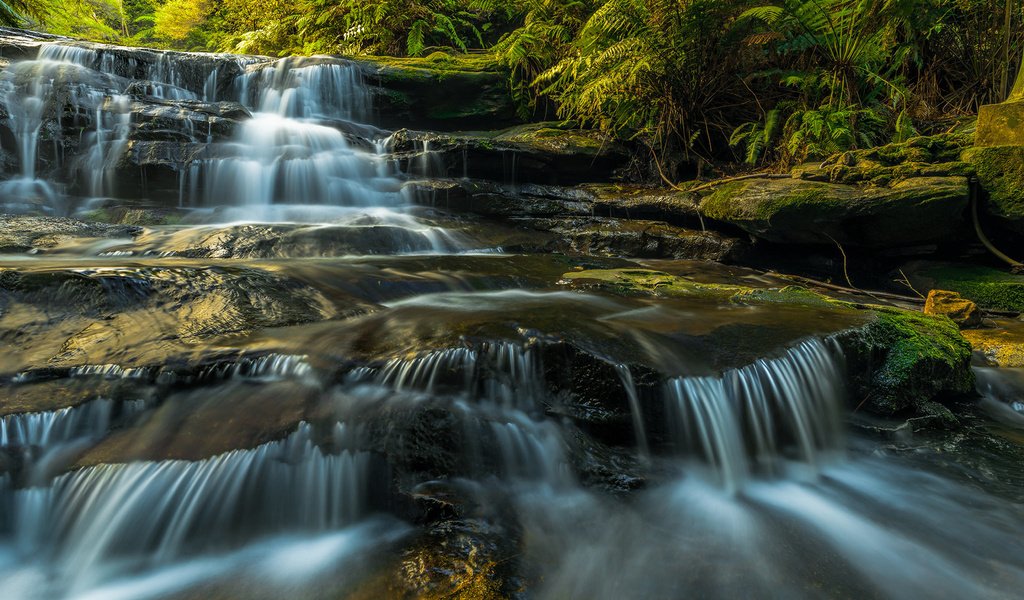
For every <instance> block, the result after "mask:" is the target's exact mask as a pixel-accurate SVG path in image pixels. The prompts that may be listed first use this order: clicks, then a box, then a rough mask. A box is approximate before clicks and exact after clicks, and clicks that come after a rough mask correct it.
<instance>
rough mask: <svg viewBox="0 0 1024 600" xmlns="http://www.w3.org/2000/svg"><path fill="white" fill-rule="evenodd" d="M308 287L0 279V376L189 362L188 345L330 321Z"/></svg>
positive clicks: (132, 272)
mask: <svg viewBox="0 0 1024 600" xmlns="http://www.w3.org/2000/svg"><path fill="white" fill-rule="evenodd" d="M335 310H336V309H335V307H334V306H333V305H332V304H331V303H330V302H329V301H327V299H325V298H324V297H323V295H322V294H320V293H319V292H317V291H316V290H315V289H313V288H312V287H310V286H308V285H306V284H304V283H301V282H299V281H296V280H294V279H291V278H288V277H287V276H285V275H279V274H272V273H269V272H266V271H261V270H257V269H247V268H211V267H202V268H201V267H187V266H180V265H179V266H174V267H162V266H136V267H130V266H125V267H109V266H106V265H100V266H98V267H94V268H87V267H85V266H84V265H78V266H77V267H74V268H68V269H61V268H46V267H43V268H39V269H21V270H6V271H2V272H0V340H2V341H4V342H5V343H7V344H11V345H12V347H13V348H16V351H13V352H10V353H7V354H5V355H3V356H2V357H0V372H8V373H13V372H19V371H23V370H25V369H27V368H30V367H33V368H41V367H44V366H45V367H50V368H70V367H75V366H87V365H111V364H112V365H119V366H120V367H124V368H128V367H143V366H153V365H157V366H159V365H165V364H168V363H174V362H176V361H182V362H186V363H187V362H189V361H190V360H194V359H195V354H196V350H198V348H197V346H200V347H201V346H202V345H203V343H204V342H208V341H209V340H211V339H214V338H216V337H220V336H228V335H240V334H244V333H247V332H251V331H253V330H256V329H259V328H262V327H273V326H283V325H291V324H296V323H307V322H310V321H317V320H321V319H324V318H330V317H331V316H333V315H335V314H336V312H335Z"/></svg>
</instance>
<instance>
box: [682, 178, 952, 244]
mask: <svg viewBox="0 0 1024 600" xmlns="http://www.w3.org/2000/svg"><path fill="white" fill-rule="evenodd" d="M967 207H968V186H967V178H966V177H915V178H910V179H906V180H903V181H899V182H896V183H893V184H892V185H888V186H870V185H866V186H864V185H844V184H830V183H823V182H817V181H805V180H801V179H795V178H794V179H747V180H742V181H735V182H731V183H725V184H723V185H721V186H718V187H717V188H716V189H715V190H714V191H713V192H711V193H709V194H708V195H706V196H705V197H704V198H703V199H702V200H701V202H700V211H701V213H703V215H704V216H705V217H706V218H709V219H714V220H716V221H719V222H722V223H727V224H730V225H734V226H736V227H739V228H740V229H743V230H744V231H746V232H748V233H750V234H751V235H753V236H755V237H758V238H760V239H763V240H766V241H769V242H775V243H782V244H818V245H834V244H837V243H838V244H841V245H843V246H850V247H864V248H868V249H891V248H905V247H911V246H916V245H921V244H936V243H944V242H949V241H952V240H955V239H957V238H958V237H961V236H963V235H964V234H965V232H966V231H967V225H966V221H965V213H966V211H967Z"/></svg>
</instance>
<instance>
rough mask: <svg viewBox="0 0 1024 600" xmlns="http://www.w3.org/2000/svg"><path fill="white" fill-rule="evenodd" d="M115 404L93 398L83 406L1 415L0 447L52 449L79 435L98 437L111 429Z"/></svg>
mask: <svg viewBox="0 0 1024 600" xmlns="http://www.w3.org/2000/svg"><path fill="white" fill-rule="evenodd" d="M113 407H114V403H113V402H112V401H111V400H104V399H101V400H94V401H92V402H88V403H86V404H84V405H82V406H72V407H66V408H62V409H60V410H55V411H50V412H38V413H19V414H12V415H6V416H3V417H0V448H6V447H11V446H30V447H31V446H36V447H40V448H43V449H46V448H50V447H52V446H54V445H56V444H59V443H62V442H68V441H70V440H73V439H75V438H79V437H93V438H96V437H99V436H101V435H103V434H105V433H106V432H107V430H108V429H109V428H110V420H111V414H112V411H113Z"/></svg>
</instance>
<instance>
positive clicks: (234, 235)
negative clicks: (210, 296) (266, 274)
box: [132, 219, 443, 258]
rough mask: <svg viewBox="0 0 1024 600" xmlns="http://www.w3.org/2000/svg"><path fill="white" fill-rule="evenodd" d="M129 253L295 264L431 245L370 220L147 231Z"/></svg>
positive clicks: (424, 239)
mask: <svg viewBox="0 0 1024 600" xmlns="http://www.w3.org/2000/svg"><path fill="white" fill-rule="evenodd" d="M438 235H441V234H438ZM441 237H442V238H443V235H442V236H441ZM132 247H133V252H136V253H139V254H159V255H162V256H183V257H189V258H283V257H291V258H295V257H316V256H346V255H356V254H358V255H372V254H396V253H402V252H410V251H429V250H433V249H434V248H435V241H434V240H433V239H432V238H431V237H430V236H428V235H425V234H424V233H423V232H419V231H414V230H410V229H406V228H403V227H399V226H393V225H388V224H386V223H374V222H373V221H372V220H370V219H368V220H367V222H365V223H361V224H359V225H358V226H344V225H338V226H331V225H312V226H310V225H288V224H280V225H269V224H268V225H257V224H253V225H236V226H224V227H197V228H191V229H182V230H176V231H164V230H161V231H149V232H147V233H145V234H144V235H141V236H140V237H139V238H138V239H137V240H136V242H135V244H134V245H133V246H132Z"/></svg>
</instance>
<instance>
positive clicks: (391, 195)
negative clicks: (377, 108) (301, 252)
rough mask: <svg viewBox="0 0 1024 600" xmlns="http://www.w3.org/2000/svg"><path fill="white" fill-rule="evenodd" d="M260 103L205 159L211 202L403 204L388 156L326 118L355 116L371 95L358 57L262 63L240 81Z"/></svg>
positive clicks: (250, 103) (249, 99)
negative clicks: (365, 145) (348, 62)
mask: <svg viewBox="0 0 1024 600" xmlns="http://www.w3.org/2000/svg"><path fill="white" fill-rule="evenodd" d="M236 86H237V88H238V94H239V100H240V101H241V102H242V103H243V104H244V105H246V106H247V107H248V108H250V109H251V110H253V118H252V119H249V120H247V121H246V122H244V123H243V124H242V126H241V128H240V130H239V132H238V133H237V135H236V137H235V139H234V140H233V141H231V142H229V143H226V144H223V145H222V147H221V148H220V150H219V151H218V156H217V158H212V159H207V160H205V161H203V162H202V167H201V171H202V172H201V174H200V177H202V178H203V179H204V181H205V184H204V203H205V204H207V205H215V204H222V203H225V202H227V203H229V204H232V205H235V206H248V207H252V208H267V207H270V206H271V205H273V204H313V205H327V206H349V207H386V206H397V205H400V204H402V202H403V200H402V196H401V194H400V187H401V186H400V182H399V181H398V179H397V178H396V177H395V173H391V172H389V166H390V163H389V162H388V161H387V160H386V159H385V158H384V157H382V156H379V155H378V154H375V153H373V152H370V151H367V150H365V149H363V148H360V147H359V146H357V145H355V144H353V143H351V142H350V141H349V140H347V139H346V137H345V135H344V134H343V133H342V132H341V131H339V130H338V129H336V128H334V127H331V126H328V125H327V124H325V122H326V123H330V122H331V121H332V120H334V121H345V122H348V121H353V120H356V119H360V118H363V117H364V115H366V113H367V112H368V105H369V99H368V96H367V93H366V91H365V89H364V88H363V86H362V82H361V77H360V74H359V71H358V69H357V68H356V67H355V66H352V65H341V64H313V65H309V66H298V64H297V63H295V62H294V61H292V60H289V59H284V60H281V61H278V62H277V63H274V64H272V65H269V66H265V65H257V68H254V69H253V70H251V71H250V72H248V73H246V74H244V75H242V76H241V77H239V79H238V80H237V82H236Z"/></svg>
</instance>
